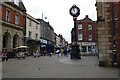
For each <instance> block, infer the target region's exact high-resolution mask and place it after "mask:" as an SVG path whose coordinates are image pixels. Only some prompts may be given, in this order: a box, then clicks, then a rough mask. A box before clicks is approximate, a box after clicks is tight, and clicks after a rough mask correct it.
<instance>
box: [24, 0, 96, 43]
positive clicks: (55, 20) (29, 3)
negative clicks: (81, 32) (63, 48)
mask: <svg viewBox="0 0 120 80" xmlns="http://www.w3.org/2000/svg"><path fill="white" fill-rule="evenodd" d="M22 1H23V3H24V5H25V8H26V9H27V13H28V14H29V15H31V16H32V17H34V18H41V19H42V13H43V19H44V20H45V21H46V22H49V23H50V25H51V26H52V27H53V29H54V32H55V33H56V34H61V35H63V37H64V38H65V40H66V41H68V42H69V43H70V42H71V30H72V28H73V27H74V22H73V17H72V16H71V15H70V14H69V9H70V8H71V7H72V5H73V4H76V6H78V7H79V8H80V15H79V16H78V18H77V19H78V20H79V19H83V18H85V15H89V18H91V19H92V20H93V21H96V20H97V13H96V7H95V3H96V0H22ZM45 17H47V19H45Z"/></svg>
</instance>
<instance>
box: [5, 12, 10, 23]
mask: <svg viewBox="0 0 120 80" xmlns="http://www.w3.org/2000/svg"><path fill="white" fill-rule="evenodd" d="M6 21H7V22H10V11H9V10H6Z"/></svg>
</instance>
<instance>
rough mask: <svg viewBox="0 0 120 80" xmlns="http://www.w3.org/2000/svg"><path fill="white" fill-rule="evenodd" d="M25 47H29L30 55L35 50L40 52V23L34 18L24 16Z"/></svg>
mask: <svg viewBox="0 0 120 80" xmlns="http://www.w3.org/2000/svg"><path fill="white" fill-rule="evenodd" d="M25 38H26V45H27V46H29V49H30V50H29V51H30V54H33V53H35V52H36V51H37V50H38V51H39V52H40V22H39V21H37V20H36V19H35V18H33V17H32V16H30V15H29V14H27V15H26V36H25Z"/></svg>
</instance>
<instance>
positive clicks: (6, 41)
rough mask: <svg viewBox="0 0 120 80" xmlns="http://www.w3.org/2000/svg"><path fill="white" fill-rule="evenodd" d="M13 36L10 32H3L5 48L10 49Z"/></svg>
mask: <svg viewBox="0 0 120 80" xmlns="http://www.w3.org/2000/svg"><path fill="white" fill-rule="evenodd" d="M10 43H11V36H10V34H9V33H8V32H6V33H4V34H3V48H6V49H10Z"/></svg>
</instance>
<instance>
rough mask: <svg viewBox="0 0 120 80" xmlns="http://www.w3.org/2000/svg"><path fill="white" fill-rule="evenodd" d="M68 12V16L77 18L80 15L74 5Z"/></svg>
mask: <svg viewBox="0 0 120 80" xmlns="http://www.w3.org/2000/svg"><path fill="white" fill-rule="evenodd" d="M69 12H70V15H71V16H73V17H78V16H79V15H80V9H79V8H78V7H77V6H76V5H73V6H72V7H71V8H70V10H69Z"/></svg>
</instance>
